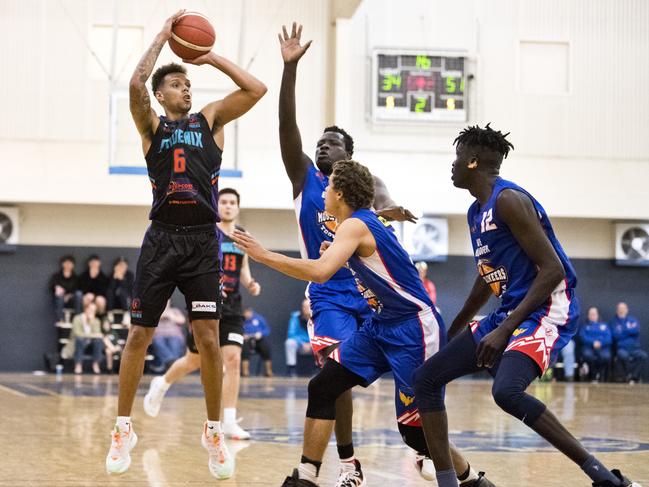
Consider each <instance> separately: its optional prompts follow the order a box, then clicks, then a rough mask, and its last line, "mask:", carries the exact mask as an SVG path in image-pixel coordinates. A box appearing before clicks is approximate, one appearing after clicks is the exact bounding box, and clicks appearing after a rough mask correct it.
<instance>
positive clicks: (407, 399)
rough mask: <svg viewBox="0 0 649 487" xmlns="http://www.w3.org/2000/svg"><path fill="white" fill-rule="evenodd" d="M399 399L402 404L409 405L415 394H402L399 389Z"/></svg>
mask: <svg viewBox="0 0 649 487" xmlns="http://www.w3.org/2000/svg"><path fill="white" fill-rule="evenodd" d="M399 399H400V400H401V402H402V403H403V405H404V406H410V405H411V404H412V403H413V402H414V400H415V396H408V395H407V394H404V393H403V392H401V391H399Z"/></svg>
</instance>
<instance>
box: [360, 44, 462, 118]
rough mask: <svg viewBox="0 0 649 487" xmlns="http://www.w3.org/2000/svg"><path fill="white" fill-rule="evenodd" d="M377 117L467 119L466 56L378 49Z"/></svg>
mask: <svg viewBox="0 0 649 487" xmlns="http://www.w3.org/2000/svg"><path fill="white" fill-rule="evenodd" d="M373 61H374V62H373V67H374V75H375V78H374V80H375V81H374V83H373V84H374V90H373V96H372V98H373V102H372V117H373V119H374V120H380V121H383V120H385V121H390V120H406V121H441V122H445V121H448V122H464V121H466V119H467V111H466V110H467V107H466V95H465V91H464V89H465V84H466V75H465V71H464V67H465V58H464V57H461V56H460V57H458V56H448V55H442V54H439V53H426V52H419V53H417V52H412V53H404V52H397V51H375V52H374V59H373Z"/></svg>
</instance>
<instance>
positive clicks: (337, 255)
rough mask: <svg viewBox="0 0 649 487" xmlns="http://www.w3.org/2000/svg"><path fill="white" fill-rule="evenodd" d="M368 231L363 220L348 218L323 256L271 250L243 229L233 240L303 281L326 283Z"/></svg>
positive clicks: (253, 255)
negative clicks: (290, 254)
mask: <svg viewBox="0 0 649 487" xmlns="http://www.w3.org/2000/svg"><path fill="white" fill-rule="evenodd" d="M366 232H368V230H367V227H366V226H365V225H364V224H363V223H362V222H361V221H360V220H357V219H350V220H346V221H344V222H343V223H342V224H341V225H340V227H338V230H337V232H336V238H335V239H334V241H333V243H332V244H331V246H330V247H329V248H328V249H327V251H326V252H324V253H323V254H322V255H321V256H320V258H319V259H293V258H291V257H287V256H285V255H282V254H278V253H275V252H271V251H269V250H266V249H265V248H264V247H262V245H261V244H260V243H259V242H258V241H257V240H255V238H254V237H253V236H252V235H250V234H247V233H244V232H241V231H239V230H235V232H234V233H233V234H232V240H234V241H235V242H236V244H237V247H239V248H241V249H242V250H244V251H245V252H246V253H247V254H248V255H249V256H250V258H251V259H253V260H256V261H257V262H260V263H262V264H264V265H267V266H268V267H271V268H272V269H275V270H276V271H279V272H281V273H282V274H286V275H287V276H290V277H293V278H295V279H301V280H303V281H312V282H326V281H328V280H329V279H330V278H331V276H333V275H334V274H335V273H336V271H338V269H340V268H341V267H343V266H344V265H345V264H346V263H347V261H348V260H349V258H350V257H351V256H352V255H353V254H354V252H356V249H357V248H358V246H359V245H360V243H361V241H362V239H363V237H364V235H365V233H366Z"/></svg>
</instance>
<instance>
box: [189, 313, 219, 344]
mask: <svg viewBox="0 0 649 487" xmlns="http://www.w3.org/2000/svg"><path fill="white" fill-rule="evenodd" d="M192 331H193V333H194V340H195V341H196V346H197V348H198V349H199V350H200V349H201V348H202V349H210V350H211V349H217V348H219V337H218V333H217V328H216V326H214V322H213V320H196V321H194V322H193V323H192Z"/></svg>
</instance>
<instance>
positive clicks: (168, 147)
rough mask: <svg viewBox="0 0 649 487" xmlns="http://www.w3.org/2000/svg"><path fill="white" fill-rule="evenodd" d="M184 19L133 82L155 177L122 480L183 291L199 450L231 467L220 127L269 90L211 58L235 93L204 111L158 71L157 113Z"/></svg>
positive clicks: (126, 357) (119, 425) (123, 378)
mask: <svg viewBox="0 0 649 487" xmlns="http://www.w3.org/2000/svg"><path fill="white" fill-rule="evenodd" d="M183 13H184V11H182V10H181V11H180V12H178V13H176V14H175V15H173V16H172V17H170V18H169V19H167V21H166V22H165V24H164V26H163V28H162V30H161V31H160V33H158V35H157V36H156V37H155V39H154V41H153V43H152V44H151V46H150V47H149V49H148V50H147V51H146V53H145V54H144V55H143V56H142V58H141V59H140V61H139V63H138V65H137V67H136V69H135V72H134V73H133V76H132V77H131V81H130V84H129V101H130V109H131V114H132V116H133V120H134V122H135V126H136V127H137V130H138V132H139V133H140V137H141V139H142V151H143V153H144V155H145V158H146V163H147V170H148V172H149V179H150V180H151V185H152V187H153V205H152V208H151V213H150V215H149V218H150V219H151V220H152V222H151V226H150V227H149V229H148V230H147V232H146V235H145V236H144V241H143V243H142V249H141V252H140V257H139V260H138V264H137V271H136V280H135V288H134V296H133V301H132V306H131V319H132V323H133V326H132V327H131V330H130V332H129V336H128V340H127V342H126V347H125V349H124V353H123V354H122V363H121V367H120V373H119V402H118V412H117V414H118V416H117V421H116V424H115V428H114V430H113V432H112V443H111V447H110V451H109V453H108V456H107V457H106V469H107V471H108V472H109V473H123V472H125V471H126V470H127V469H128V467H129V466H130V463H131V457H130V455H129V451H130V449H131V448H133V447H134V446H135V443H136V442H137V436H136V435H135V433H134V431H133V426H132V424H131V418H130V414H131V408H132V406H133V400H134V398H135V392H136V391H137V387H138V384H139V382H140V379H141V377H142V371H143V368H144V357H145V354H146V350H147V347H148V346H149V344H150V343H151V338H152V336H153V331H154V329H155V327H156V325H157V323H158V319H159V317H160V315H161V313H162V311H163V309H164V307H165V304H166V302H167V299H168V298H169V297H170V296H171V294H172V293H173V291H174V289H175V288H176V287H178V288H179V289H180V291H181V292H182V293H183V294H184V295H185V300H186V303H187V309H188V310H189V313H190V319H191V320H192V323H193V329H194V336H195V338H196V345H197V348H198V350H200V352H201V354H200V357H201V380H202V383H203V388H204V390H205V403H206V406H207V422H206V424H205V426H204V431H203V435H202V444H203V446H204V447H205V448H206V449H207V450H208V453H209V460H208V465H209V469H210V472H211V473H212V475H214V476H215V477H217V478H228V477H230V476H232V473H233V471H234V460H233V459H232V457H231V455H230V454H229V452H228V450H227V447H226V446H225V440H224V435H223V433H222V431H221V425H220V421H219V419H220V405H221V387H222V382H223V363H222V357H221V350H220V347H219V336H218V328H219V321H218V320H219V318H220V317H221V294H220V288H219V286H220V284H219V281H220V273H219V242H218V235H217V231H216V226H215V223H216V222H217V221H218V211H217V204H216V200H217V193H218V187H217V182H218V178H219V171H220V168H221V154H222V152H223V144H224V135H223V127H224V125H225V124H226V123H228V122H230V121H232V120H234V119H236V118H238V117H240V116H241V115H243V114H244V113H246V112H247V111H248V110H250V109H251V108H252V107H253V106H254V105H255V103H257V102H258V101H259V99H260V98H261V97H262V96H263V95H264V94H265V93H266V86H265V85H264V84H263V83H262V82H261V81H259V80H257V79H256V78H255V77H253V76H252V75H250V74H249V73H247V72H246V71H244V70H243V69H241V68H239V67H237V66H236V65H234V64H233V63H231V62H230V61H228V60H227V59H224V58H223V57H221V56H217V55H216V54H215V53H213V52H208V53H206V54H204V55H202V56H199V57H197V58H195V59H193V60H191V61H185V62H189V63H191V64H196V65H203V64H208V65H211V66H213V67H214V68H216V69H217V70H219V71H221V72H222V73H224V74H225V75H227V76H228V77H229V78H230V79H231V80H232V81H234V83H235V84H236V85H237V86H238V87H239V89H237V90H235V91H234V92H232V93H230V94H229V95H227V96H226V97H225V98H223V99H222V100H218V101H215V102H212V103H209V104H208V105H206V106H205V107H203V108H202V109H201V110H200V111H199V112H196V113H190V110H191V107H192V93H191V84H190V81H189V79H188V77H187V74H186V70H185V68H184V67H183V66H181V65H178V64H174V63H172V64H169V65H166V66H162V67H161V68H159V69H158V70H157V71H156V72H155V73H154V75H153V78H152V83H151V84H152V86H151V87H152V89H153V93H154V95H155V97H156V99H157V101H158V102H159V103H160V105H162V107H163V108H164V112H165V115H164V116H160V117H158V116H157V115H156V113H155V112H154V111H153V109H152V108H151V101H150V98H149V93H148V91H147V88H146V81H147V80H148V79H149V76H151V72H152V71H153V67H154V65H155V62H156V59H157V58H158V55H159V54H160V51H161V49H162V47H163V46H164V45H165V43H166V42H167V41H168V40H169V39H170V38H171V29H172V26H173V23H174V22H175V21H176V20H177V19H178V18H179V17H180V16H181V15H182V14H183Z"/></svg>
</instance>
